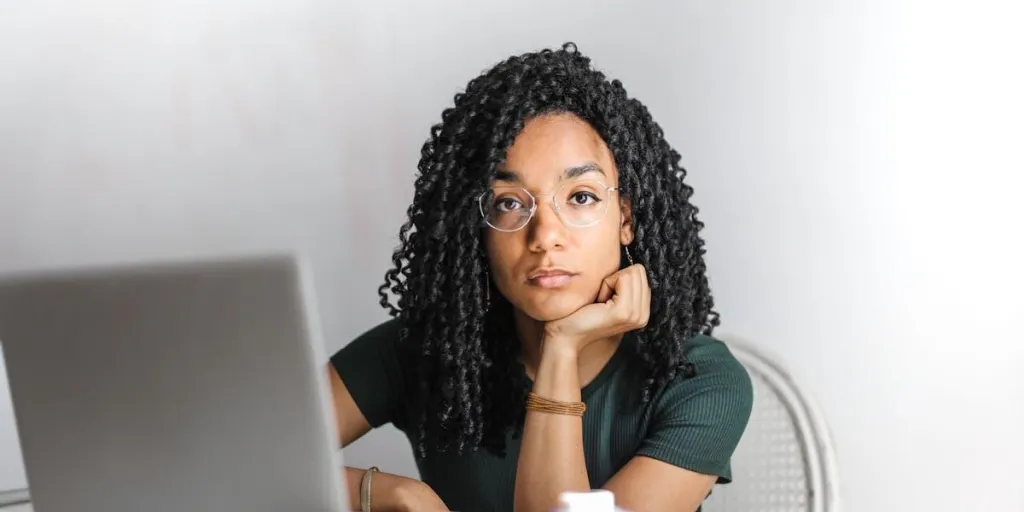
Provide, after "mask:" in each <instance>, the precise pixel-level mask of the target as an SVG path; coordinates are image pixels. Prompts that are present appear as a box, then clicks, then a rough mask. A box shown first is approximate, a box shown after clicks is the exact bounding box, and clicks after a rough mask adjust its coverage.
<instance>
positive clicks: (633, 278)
mask: <svg viewBox="0 0 1024 512" xmlns="http://www.w3.org/2000/svg"><path fill="white" fill-rule="evenodd" d="M617 274H618V275H619V277H618V278H617V281H616V283H615V300H614V302H615V305H616V307H615V308H614V310H613V313H614V315H615V318H616V319H617V320H618V321H619V322H623V323H633V322H634V321H635V315H636V302H637V296H638V295H639V290H638V288H639V286H638V284H639V283H638V276H637V275H636V271H635V269H632V268H627V269H623V270H621V271H619V272H618V273H617Z"/></svg>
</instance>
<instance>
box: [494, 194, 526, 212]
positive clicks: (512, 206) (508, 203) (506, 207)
mask: <svg viewBox="0 0 1024 512" xmlns="http://www.w3.org/2000/svg"><path fill="white" fill-rule="evenodd" d="M522 206H523V204H522V203H520V202H519V201H518V200H516V199H512V198H511V197H503V198H501V199H498V200H496V201H494V209H495V210H498V211H499V212H503V213H504V212H514V211H516V210H518V209H520V208H522Z"/></svg>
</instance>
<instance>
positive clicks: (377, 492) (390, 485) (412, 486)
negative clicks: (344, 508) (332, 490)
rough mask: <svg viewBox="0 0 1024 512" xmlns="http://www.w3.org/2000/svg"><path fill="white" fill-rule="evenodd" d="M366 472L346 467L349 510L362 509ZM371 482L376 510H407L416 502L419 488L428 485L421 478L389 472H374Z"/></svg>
mask: <svg viewBox="0 0 1024 512" xmlns="http://www.w3.org/2000/svg"><path fill="white" fill-rule="evenodd" d="M365 473H366V470H365V469H358V468H349V467H346V468H345V480H346V482H347V483H348V502H349V503H348V506H349V510H361V506H362V504H361V503H360V502H359V498H360V487H361V486H362V482H363V475H364V474H365ZM371 484H372V485H371V487H370V491H371V493H370V494H371V496H370V502H371V504H372V505H373V511H374V512H405V511H406V510H409V508H410V507H409V505H410V504H411V503H414V501H413V500H415V499H416V496H415V494H416V492H418V490H419V488H420V487H424V488H425V487H426V484H424V483H423V482H420V481H419V480H413V479H411V478H406V477H404V476H398V475H392V474H388V473H374V474H373V480H372V481H371Z"/></svg>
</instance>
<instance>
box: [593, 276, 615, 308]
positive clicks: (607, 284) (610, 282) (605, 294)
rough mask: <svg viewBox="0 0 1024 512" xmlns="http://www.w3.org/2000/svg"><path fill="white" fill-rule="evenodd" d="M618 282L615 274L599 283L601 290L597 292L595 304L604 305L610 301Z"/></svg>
mask: <svg viewBox="0 0 1024 512" xmlns="http://www.w3.org/2000/svg"><path fill="white" fill-rule="evenodd" d="M618 280H619V278H618V273H615V274H612V275H610V276H608V277H606V278H604V280H603V281H601V289H600V290H598V292H597V302H600V303H605V302H608V301H609V300H611V298H612V296H614V295H615V285H616V283H617V282H618Z"/></svg>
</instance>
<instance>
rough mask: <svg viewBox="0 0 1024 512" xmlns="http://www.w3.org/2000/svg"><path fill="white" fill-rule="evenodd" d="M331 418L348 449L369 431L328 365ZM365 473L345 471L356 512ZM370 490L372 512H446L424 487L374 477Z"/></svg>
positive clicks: (388, 476)
mask: <svg viewBox="0 0 1024 512" xmlns="http://www.w3.org/2000/svg"><path fill="white" fill-rule="evenodd" d="M327 373H328V376H329V379H330V383H331V395H332V398H333V402H334V414H335V417H336V418H337V425H338V442H339V444H340V445H341V446H342V447H345V446H348V445H349V444H351V443H353V442H355V441H356V440H357V439H359V438H360V437H362V436H363V435H364V434H366V433H367V432H369V431H370V423H369V422H368V421H367V420H366V416H364V415H363V413H362V411H360V410H359V407H358V406H357V405H356V403H355V400H353V399H352V394H351V393H349V391H348V388H347V387H345V383H344V382H343V381H342V380H341V378H340V377H339V376H338V372H337V371H335V370H334V367H333V366H331V365H330V364H328V368H327ZM365 473H366V470H365V469H358V468H350V467H346V468H345V479H346V482H347V483H348V496H349V507H350V509H351V510H360V507H361V503H360V502H359V497H360V487H361V485H362V480H363V475H364V474H365ZM372 484H373V485H372V486H371V487H370V490H371V494H370V502H371V503H372V505H373V511H374V512H411V511H447V510H448V508H447V507H445V505H444V503H443V502H442V501H441V498H439V497H438V496H437V494H436V493H434V491H433V490H432V489H431V488H430V487H429V486H427V484H425V483H423V482H421V481H419V480H414V479H412V478H406V477H403V476H398V475H392V474H388V473H375V474H374V475H373V481H372Z"/></svg>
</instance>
